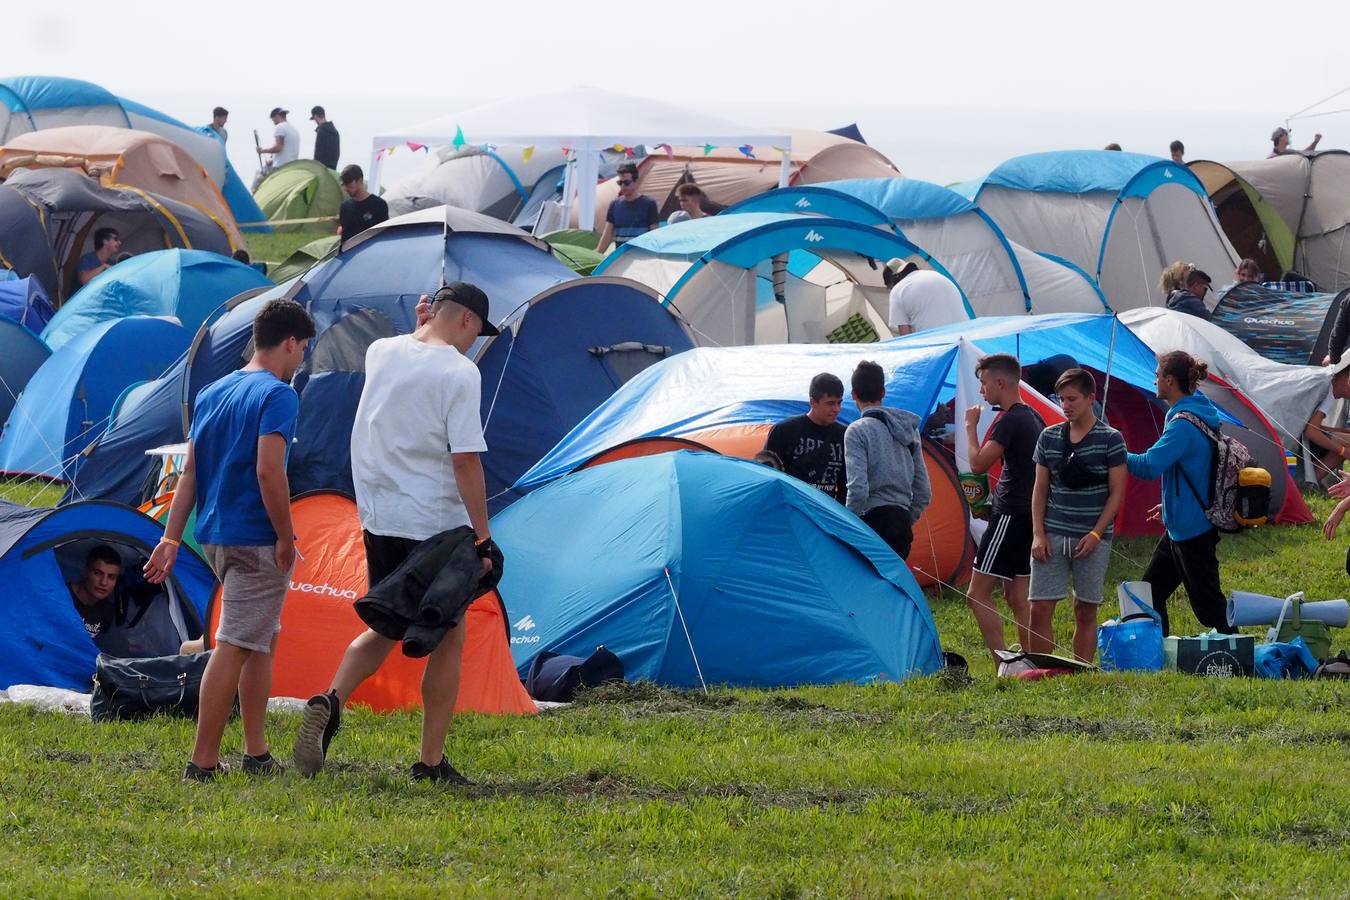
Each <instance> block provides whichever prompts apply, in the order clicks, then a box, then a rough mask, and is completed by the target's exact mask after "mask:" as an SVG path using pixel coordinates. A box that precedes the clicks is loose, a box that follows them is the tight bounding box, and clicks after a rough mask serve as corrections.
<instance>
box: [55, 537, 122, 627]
mask: <svg viewBox="0 0 1350 900" xmlns="http://www.w3.org/2000/svg"><path fill="white" fill-rule="evenodd" d="M121 577H122V557H121V556H119V555H118V553H117V551H116V550H114V549H113V548H112V547H109V546H108V545H107V544H99V545H98V546H97V547H94V548H93V549H92V550H90V551H89V555H88V556H86V557H85V560H84V572H83V574H82V575H81V576H80V579H79V580H78V581H72V582H71V583H70V584H68V585H66V587H68V588H69V589H70V596H71V599H73V600H74V601H75V610H76V612H78V613H79V614H80V618H81V619H83V620H84V630H85V631H86V632H88V634H89V638H90V639H91V640H93V641H94V642H95V643H97V642H98V637H99V635H101V634H103V633H104V632H105V631H107V630H108V629H109V628H111V627H112V626H113V623H114V622H115V621H116V619H117V602H116V600H115V598H114V595H115V594H116V592H117V580H118V579H119V578H121Z"/></svg>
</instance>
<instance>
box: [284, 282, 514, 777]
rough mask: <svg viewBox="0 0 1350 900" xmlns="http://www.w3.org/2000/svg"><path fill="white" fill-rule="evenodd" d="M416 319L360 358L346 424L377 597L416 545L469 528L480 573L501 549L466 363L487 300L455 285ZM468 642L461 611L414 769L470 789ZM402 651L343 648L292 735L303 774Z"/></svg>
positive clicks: (366, 641)
mask: <svg viewBox="0 0 1350 900" xmlns="http://www.w3.org/2000/svg"><path fill="white" fill-rule="evenodd" d="M417 321H418V326H417V330H416V331H414V332H413V333H412V334H405V335H399V336H398V337H392V338H383V339H381V340H378V341H375V342H374V343H372V344H371V345H370V347H369V349H367V351H366V384H365V388H364V389H363V390H362V392H361V402H360V404H359V405H358V406H357V410H356V421H355V424H354V425H353V427H352V443H351V451H352V482H353V486H354V487H355V493H356V505H357V509H358V511H359V512H360V516H361V528H362V532H363V537H364V542H365V548H366V569H367V576H368V583H369V586H370V587H371V588H372V589H373V588H374V587H375V585H377V584H379V583H380V582H381V581H383V580H384V579H385V578H386V577H387V576H389V575H390V574H392V573H393V572H394V570H395V569H398V568H399V566H400V564H402V563H403V562H404V561H405V560H407V559H408V558H409V556H411V555H412V554H413V552H414V550H416V548H417V547H418V546H419V545H420V544H421V543H422V542H423V541H425V540H426V539H427V538H430V537H433V536H435V535H437V534H439V533H441V532H443V531H445V530H447V529H452V528H458V527H461V526H472V528H473V531H474V537H475V539H474V545H475V547H476V552H477V555H478V556H479V558H480V559H481V560H482V568H483V574H484V575H486V574H487V573H488V572H490V571H491V569H492V561H491V559H489V557H490V556H491V555H492V554H493V553H496V552H497V551H496V546H495V545H494V544H493V543H492V538H491V534H490V532H489V531H488V513H487V488H486V486H485V484H484V480H483V465H482V463H481V462H480V461H479V458H478V454H479V453H482V452H483V451H485V450H486V449H487V444H486V443H485V442H484V440H483V426H482V422H481V420H480V419H479V412H478V411H479V403H480V400H481V386H480V382H479V374H478V367H477V366H475V365H474V364H473V363H472V362H471V361H470V360H469V359H468V358H467V357H466V356H465V355H464V354H465V353H466V352H467V351H468V349H469V348H470V347H471V346H472V345H473V343H474V341H475V340H477V339H478V337H479V336H480V335H486V336H492V335H496V334H498V331H497V329H496V328H495V327H493V325H492V324H491V322H490V321H489V319H488V298H487V295H486V294H484V293H483V292H482V290H480V289H479V288H478V287H476V286H475V285H472V284H469V283H467V282H463V281H454V282H451V283H450V284H447V285H446V286H444V287H442V288H441V289H440V290H438V291H437V292H436V293H435V295H434V296H433V297H431V298H430V299H428V298H427V297H426V296H425V295H423V296H422V298H421V300H420V301H419V302H418V304H417ZM497 558H498V559H500V556H498V557H497ZM452 621H453V619H452ZM464 633H465V624H464V618H463V614H462V611H461V613H460V616H459V619H458V622H457V623H456V624H455V625H454V627H452V628H451V629H450V630H449V631H448V632H447V633H446V635H445V637H444V638H442V639H441V641H440V643H439V644H437V645H436V647H435V649H434V650H432V651H431V653H430V655H429V656H428V657H427V667H426V671H425V674H424V675H423V676H422V710H423V712H422V746H421V753H420V758H419V760H418V761H417V762H416V763H414V764H413V767H412V770H411V772H410V774H411V776H412V777H413V778H414V779H417V780H421V779H426V780H431V781H443V782H448V783H450V784H468V783H469V781H468V779H466V778H465V777H464V776H463V775H461V774H460V773H459V772H457V771H455V769H454V767H453V766H451V765H450V763H449V762H448V761H447V760H446V759H445V736H446V733H447V732H448V731H449V729H450V718H451V716H452V714H453V713H454V708H455V699H456V697H457V696H458V694H459V675H460V661H461V658H462V655H463V649H464ZM397 644H398V641H396V640H393V639H392V638H389V637H386V636H384V635H382V634H380V633H378V632H376V631H374V630H371V629H367V630H366V631H365V632H364V633H363V634H361V635H358V636H357V637H356V639H355V640H353V641H352V642H351V644H350V645H349V646H348V647H347V652H346V654H345V655H344V656H343V658H342V664H341V665H340V666H339V667H338V670H337V674H336V675H334V676H333V682H332V687H331V688H330V689H329V691H328V692H327V693H323V694H318V695H316V696H314V697H311V698H310V700H309V703H308V704H306V706H305V716H304V720H303V721H302V722H301V725H300V731H299V733H298V734H297V735H296V738H295V765H296V768H297V769H298V770H299V771H300V772H301V773H303V774H305V775H313V774H314V773H316V772H317V771H318V770H319V769H321V768H322V767H323V763H324V758H325V756H326V755H327V752H328V744H329V741H331V740H332V738H333V734H334V733H335V732H336V731H337V728H338V723H339V720H340V717H341V714H342V707H343V705H344V704H345V703H346V702H347V700H348V699H349V698H350V697H351V695H352V692H353V691H355V690H356V688H357V686H359V685H360V684H361V682H363V681H365V680H366V679H367V678H369V677H370V676H371V675H373V674H375V672H376V671H377V670H378V669H379V668H380V665H381V664H382V663H383V662H384V660H385V657H387V656H388V655H389V653H390V651H391V650H393V649H394V647H395V646H397ZM405 649H406V648H405Z"/></svg>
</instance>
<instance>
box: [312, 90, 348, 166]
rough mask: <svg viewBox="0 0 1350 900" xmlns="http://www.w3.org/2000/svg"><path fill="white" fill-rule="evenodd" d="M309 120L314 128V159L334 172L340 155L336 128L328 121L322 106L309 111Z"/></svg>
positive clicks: (339, 138) (340, 142) (339, 140)
mask: <svg viewBox="0 0 1350 900" xmlns="http://www.w3.org/2000/svg"><path fill="white" fill-rule="evenodd" d="M309 120H310V121H311V122H313V123H314V125H315V126H316V127H315V128H314V159H315V160H317V161H318V162H321V163H323V164H324V165H325V166H327V167H328V168H330V169H333V170H334V171H336V170H337V167H338V156H339V155H340V154H339V152H338V151H339V150H340V148H341V146H342V138H341V137H340V136H339V135H338V130H337V126H336V125H334V124H333V123H332V122H330V121H328V116H327V115H326V114H325V113H324V111H323V107H322V106H316V107H314V108H313V109H311V110H310V111H309Z"/></svg>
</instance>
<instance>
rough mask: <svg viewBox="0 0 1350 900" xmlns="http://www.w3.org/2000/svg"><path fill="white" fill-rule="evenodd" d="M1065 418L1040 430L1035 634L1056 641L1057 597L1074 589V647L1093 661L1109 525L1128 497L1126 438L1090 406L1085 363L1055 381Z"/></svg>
mask: <svg viewBox="0 0 1350 900" xmlns="http://www.w3.org/2000/svg"><path fill="white" fill-rule="evenodd" d="M1055 392H1056V393H1057V394H1058V395H1059V408H1060V409H1061V410H1062V411H1063V412H1064V418H1065V419H1067V420H1068V421H1066V422H1063V423H1061V424H1059V425H1052V426H1050V427H1049V428H1047V429H1045V430H1044V431H1043V432H1041V437H1040V440H1039V441H1037V443H1036V453H1035V455H1034V456H1033V459H1034V460H1035V462H1036V484H1035V487H1034V488H1032V493H1031V525H1032V534H1033V538H1032V543H1031V591H1030V600H1031V638H1032V646H1030V647H1028V648H1027V649H1029V650H1032V651H1036V652H1041V653H1048V652H1051V651H1052V650H1053V649H1054V646H1055V635H1054V617H1055V604H1056V603H1058V602H1059V601H1060V600H1061V599H1063V598H1064V597H1066V596H1068V594H1069V590H1070V582H1072V589H1073V623H1074V624H1073V655H1074V656H1076V657H1077V658H1078V659H1080V660H1082V661H1083V662H1092V654H1093V651H1094V649H1095V646H1096V640H1097V608H1098V607H1099V606H1101V604H1102V601H1103V600H1104V599H1105V585H1106V566H1107V564H1108V563H1109V562H1110V561H1111V525H1112V523H1113V522H1114V521H1115V518H1116V513H1117V512H1118V511H1119V510H1120V505H1121V504H1122V503H1123V502H1124V501H1125V481H1126V469H1125V439H1124V438H1123V437H1121V435H1120V432H1119V431H1116V430H1115V429H1114V428H1112V427H1110V426H1109V425H1107V424H1106V423H1104V422H1099V421H1098V420H1097V417H1096V415H1095V414H1094V411H1093V406H1094V404H1095V402H1096V400H1097V385H1096V382H1095V381H1094V380H1093V378H1092V375H1091V374H1090V373H1088V372H1086V371H1084V370H1083V369H1069V370H1067V371H1066V372H1065V373H1064V374H1063V375H1061V376H1059V380H1057V381H1056V382H1055Z"/></svg>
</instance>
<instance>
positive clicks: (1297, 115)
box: [1284, 87, 1350, 125]
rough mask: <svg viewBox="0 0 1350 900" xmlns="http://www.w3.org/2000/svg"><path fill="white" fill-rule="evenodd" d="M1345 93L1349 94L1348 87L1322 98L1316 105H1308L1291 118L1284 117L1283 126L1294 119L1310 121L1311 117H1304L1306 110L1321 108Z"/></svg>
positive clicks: (1349, 89)
mask: <svg viewBox="0 0 1350 900" xmlns="http://www.w3.org/2000/svg"><path fill="white" fill-rule="evenodd" d="M1345 93H1350V87H1345V88H1341V89H1340V90H1339V91H1337V92H1336V93H1334V94H1332V95H1330V96H1328V97H1323V98H1322V99H1321V100H1318V101H1317V102H1316V103H1313V104H1310V105H1308V106H1305V107H1303V108H1302V109H1300V110H1299V111H1298V112H1296V113H1294V114H1293V115H1291V116H1286V117H1285V120H1284V124H1285V125H1288V124H1289V123H1290V122H1292V121H1294V120H1295V119H1311V118H1313V117H1312V116H1305V115H1304V113H1306V112H1307V111H1308V110H1310V109H1317V107H1319V106H1321V105H1322V104H1323V103H1327V102H1329V101H1331V100H1335V99H1336V98H1337V97H1339V96H1340V95H1341V94H1345ZM1335 111H1336V112H1345V110H1340V109H1338V110H1335ZM1320 115H1331V113H1321V114H1320Z"/></svg>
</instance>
